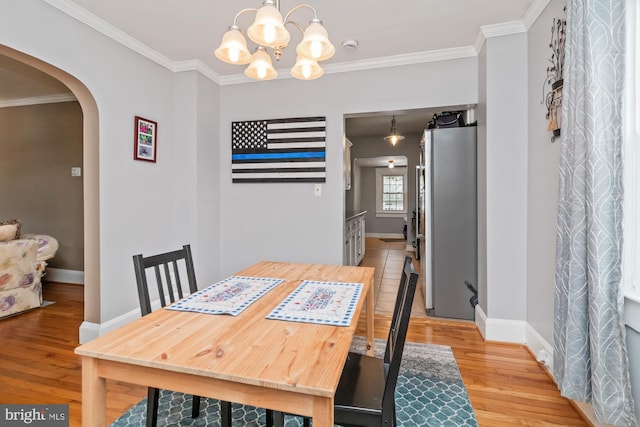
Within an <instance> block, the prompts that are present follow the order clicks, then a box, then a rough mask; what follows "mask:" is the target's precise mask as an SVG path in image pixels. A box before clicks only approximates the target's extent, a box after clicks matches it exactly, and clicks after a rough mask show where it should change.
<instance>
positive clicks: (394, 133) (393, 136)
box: [384, 116, 404, 147]
mask: <svg viewBox="0 0 640 427" xmlns="http://www.w3.org/2000/svg"><path fill="white" fill-rule="evenodd" d="M403 139H404V136H402V135H400V134H399V133H398V129H397V128H396V116H393V118H392V119H391V132H390V134H389V135H388V136H385V137H384V140H385V141H387V142H390V143H391V145H393V146H394V147H395V146H396V144H397V143H398V141H402V140H403Z"/></svg>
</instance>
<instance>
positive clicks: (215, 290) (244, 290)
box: [167, 276, 283, 316]
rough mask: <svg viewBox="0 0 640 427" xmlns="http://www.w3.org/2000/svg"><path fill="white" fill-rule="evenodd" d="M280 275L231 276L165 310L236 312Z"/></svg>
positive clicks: (257, 297)
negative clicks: (272, 276)
mask: <svg viewBox="0 0 640 427" xmlns="http://www.w3.org/2000/svg"><path fill="white" fill-rule="evenodd" d="M282 282H283V280H282V279H273V278H267V277H244V276H231V277H228V278H226V279H224V280H222V281H220V282H218V283H214V284H213V285H211V286H209V287H208V288H206V289H203V290H201V291H198V292H195V293H193V294H191V295H189V296H188V297H186V298H184V299H182V300H180V301H178V302H176V303H175V304H172V305H170V306H169V307H167V308H168V309H169V310H177V311H195V312H198V313H208V314H230V315H232V316H237V315H238V314H240V313H242V311H243V310H244V309H245V308H247V307H249V305H251V304H252V303H253V302H255V301H256V300H258V299H259V298H260V297H261V296H263V295H264V294H266V293H267V292H269V291H270V290H271V289H273V288H274V287H275V286H277V285H279V284H280V283H282Z"/></svg>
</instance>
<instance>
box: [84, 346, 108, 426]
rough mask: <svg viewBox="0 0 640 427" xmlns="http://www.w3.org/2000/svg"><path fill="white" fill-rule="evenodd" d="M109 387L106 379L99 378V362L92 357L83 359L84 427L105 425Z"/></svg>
mask: <svg viewBox="0 0 640 427" xmlns="http://www.w3.org/2000/svg"><path fill="white" fill-rule="evenodd" d="M106 406H107V386H106V380H105V379H104V378H100V377H98V361H97V360H96V359H94V358H92V357H83V358H82V426H83V427H100V426H104V425H105V417H106Z"/></svg>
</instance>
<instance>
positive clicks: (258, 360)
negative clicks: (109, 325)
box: [75, 261, 374, 427]
mask: <svg viewBox="0 0 640 427" xmlns="http://www.w3.org/2000/svg"><path fill="white" fill-rule="evenodd" d="M235 275H237V276H249V277H264V278H279V279H283V282H282V283H280V284H279V285H277V286H276V287H274V288H273V289H271V290H270V291H269V292H268V293H266V294H265V295H264V296H262V297H261V298H259V299H258V300H257V301H255V302H254V303H253V304H251V305H250V306H249V307H247V308H246V309H245V310H244V311H242V313H240V314H239V315H237V316H231V315H212V314H206V313H197V312H187V311H175V310H170V309H167V308H163V309H159V310H156V311H154V312H152V313H150V314H148V315H147V316H144V317H142V318H140V319H137V320H135V321H133V322H131V323H129V324H127V325H125V326H123V327H121V328H119V329H116V330H114V331H112V332H110V333H107V334H105V335H103V336H100V337H98V338H96V339H94V340H92V341H90V342H88V343H86V344H83V345H81V346H79V347H77V348H76V350H75V352H76V354H78V355H80V356H81V358H82V425H83V426H85V427H97V426H102V425H105V415H106V414H105V412H106V411H105V407H106V380H107V379H110V380H117V381H122V382H126V383H133V384H139V385H143V386H147V387H155V388H159V389H166V390H173V391H178V392H183V393H187V394H192V395H197V396H204V397H210V398H214V399H220V400H224V401H228V402H235V403H242V404H247V405H252V406H255V407H259V408H268V409H273V410H276V411H281V412H284V413H291V414H298V415H302V416H307V417H312V419H313V425H314V427H332V426H333V399H334V395H335V392H336V388H337V386H338V382H339V380H340V375H341V372H342V368H343V366H344V363H345V360H346V357H347V354H348V352H349V348H350V344H351V340H352V338H353V336H354V333H355V330H356V326H357V323H358V318H359V317H360V315H361V314H362V310H363V306H364V304H365V302H366V325H367V328H366V330H367V332H366V343H367V352H368V353H369V354H371V355H372V354H373V343H374V340H373V314H374V298H373V294H374V290H373V277H374V268H372V267H351V266H339V265H320V264H299V263H287V262H271V261H264V262H259V263H257V264H255V265H253V266H251V267H248V268H246V269H244V270H242V271H239V272H237V273H236V274H235ZM304 280H313V281H325V282H345V283H362V284H363V288H362V293H361V296H360V298H359V300H358V302H357V304H356V306H355V309H354V312H353V317H352V319H351V324H350V325H348V326H333V325H326V324H315V323H307V322H297V321H284V320H271V319H267V315H268V314H269V313H271V312H272V310H273V309H274V308H275V307H277V306H278V305H279V304H280V303H281V302H282V301H283V300H285V298H287V296H288V295H289V294H291V293H292V292H293V291H294V290H295V289H296V288H297V287H298V286H299V285H300V284H301V283H302V282H303V281H304Z"/></svg>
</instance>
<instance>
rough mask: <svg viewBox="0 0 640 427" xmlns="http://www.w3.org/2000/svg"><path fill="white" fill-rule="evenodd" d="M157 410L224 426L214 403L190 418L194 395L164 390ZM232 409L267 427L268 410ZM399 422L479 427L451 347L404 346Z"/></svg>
mask: <svg viewBox="0 0 640 427" xmlns="http://www.w3.org/2000/svg"><path fill="white" fill-rule="evenodd" d="M384 346H385V342H384V340H378V339H376V356H378V357H382V354H383V353H384ZM363 348H364V340H363V339H362V338H361V337H356V338H355V339H354V341H353V345H352V350H353V351H360V352H362V349H363ZM159 406H160V409H159V412H158V427H163V426H194V427H195V426H198V427H201V426H202V427H204V426H207V427H209V426H210V427H217V426H219V425H220V416H219V409H220V405H219V403H218V401H217V400H214V399H202V401H201V402H200V416H199V417H198V418H196V419H192V418H191V396H185V395H184V394H182V393H176V392H169V391H165V390H162V391H161V393H160V403H159ZM232 406H233V421H232V424H233V427H260V426H264V425H265V411H264V409H261V408H254V407H252V406H247V405H240V404H235V403H234V404H233V405H232ZM146 409H147V400H146V399H143V400H142V401H140V402H139V403H138V404H137V405H135V406H134V407H133V408H131V409H130V410H129V411H127V412H126V413H124V414H123V415H122V416H121V417H120V418H118V419H117V420H116V421H115V422H114V423H113V424H111V427H131V426H136V427H138V426H140V427H142V426H144V425H145V419H146ZM396 418H397V421H398V427H418V426H429V427H444V426H447V427H461V426H475V427H477V425H478V423H477V421H476V417H475V415H474V413H473V409H472V408H471V403H470V402H469V396H468V395H467V390H466V389H465V387H464V383H463V382H462V378H461V377H460V371H459V370H458V365H457V364H456V361H455V358H454V357H453V353H452V352H451V348H450V347H447V346H441V345H433V344H417V343H410V342H407V343H406V345H405V348H404V352H403V355H402V365H401V367H400V376H399V377H398V385H397V386H396ZM301 425H302V418H299V417H294V416H286V417H285V426H286V427H298V426H301Z"/></svg>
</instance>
